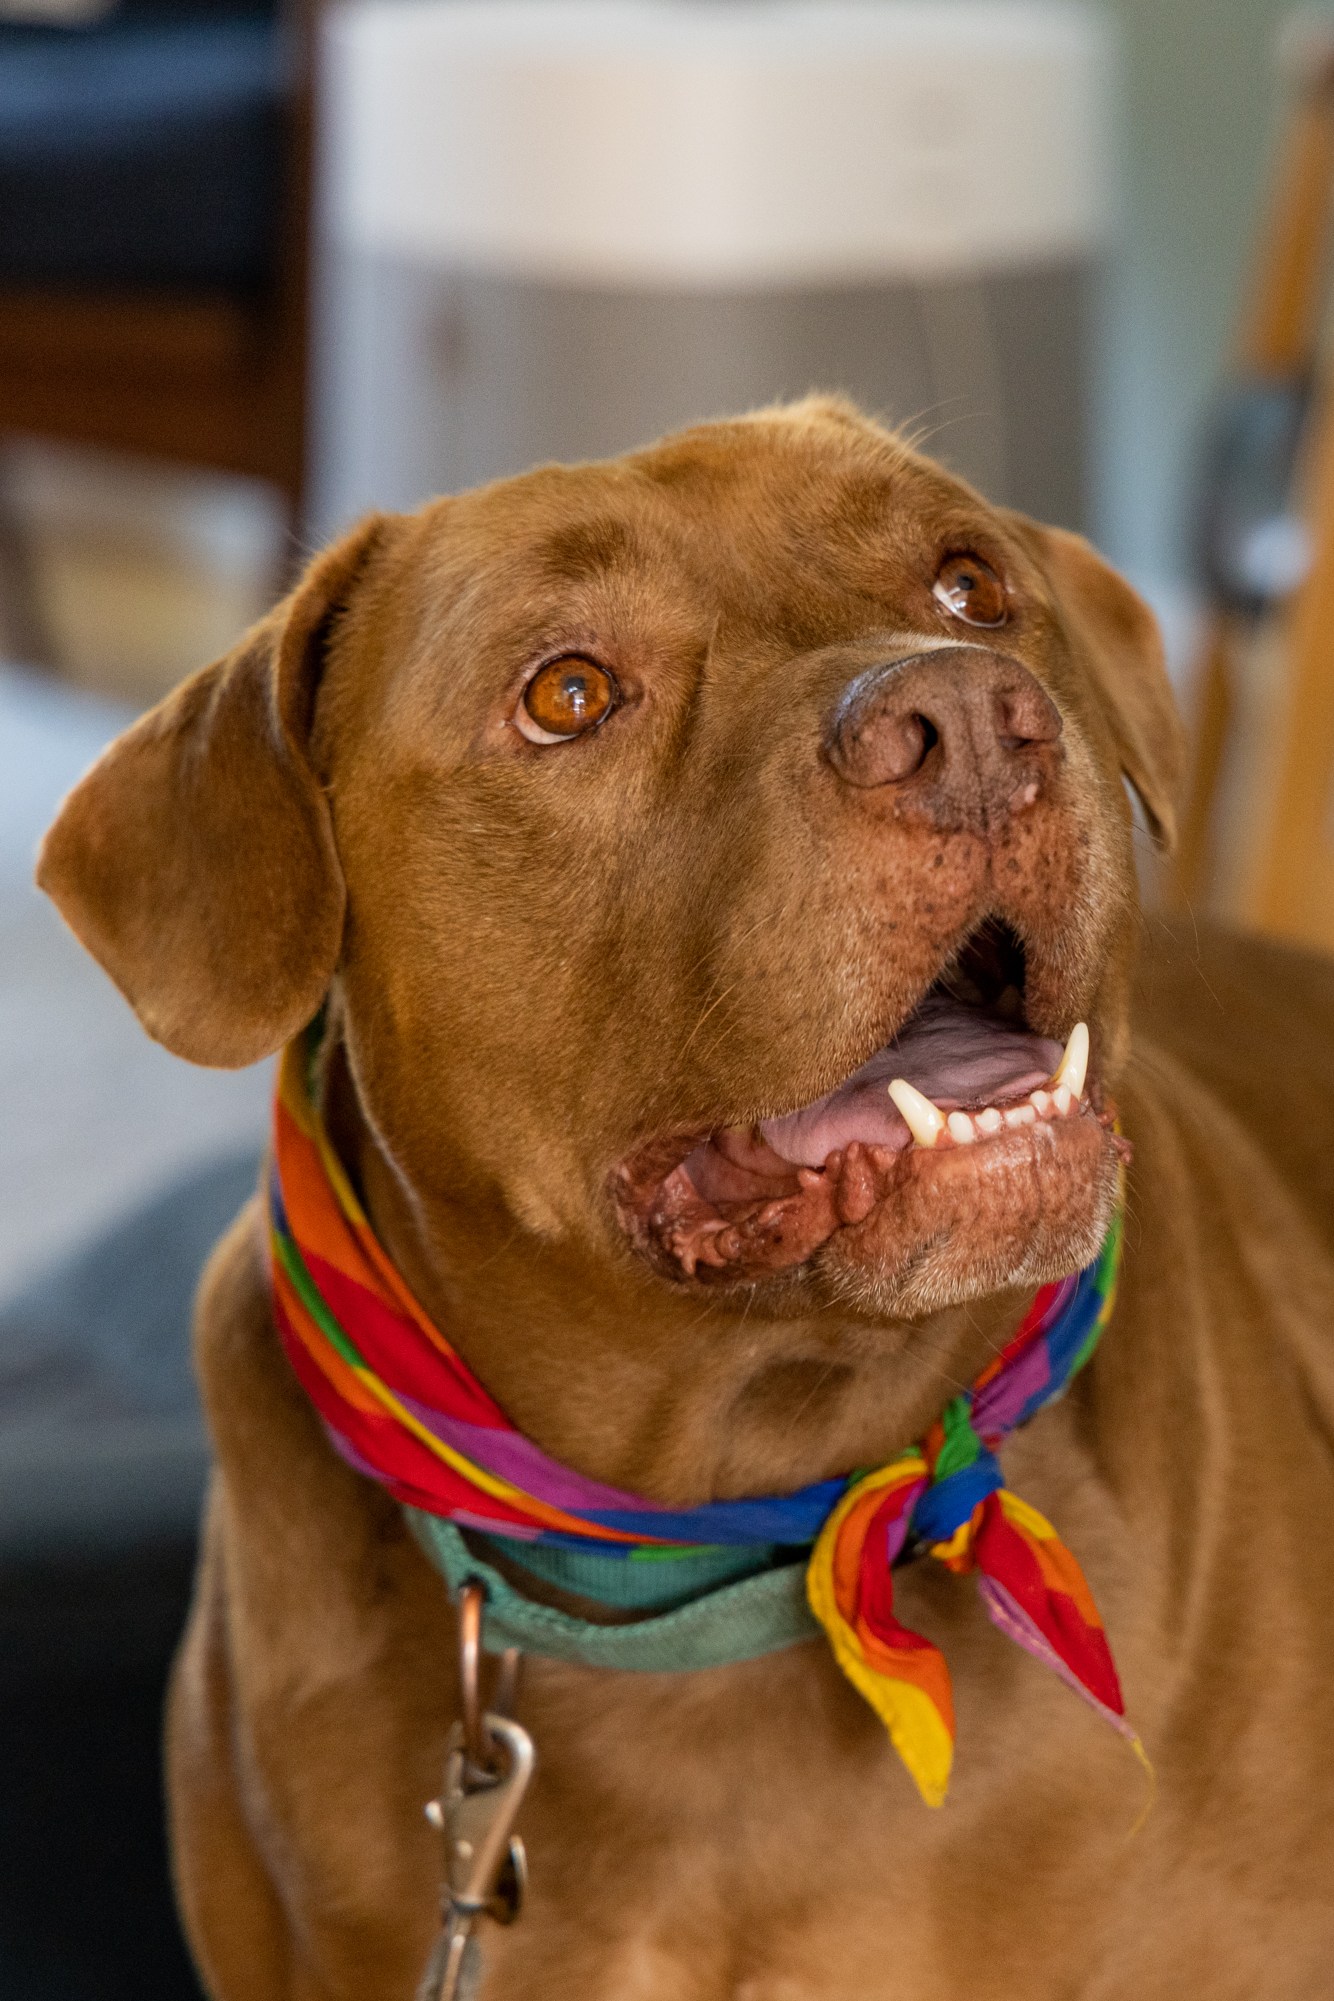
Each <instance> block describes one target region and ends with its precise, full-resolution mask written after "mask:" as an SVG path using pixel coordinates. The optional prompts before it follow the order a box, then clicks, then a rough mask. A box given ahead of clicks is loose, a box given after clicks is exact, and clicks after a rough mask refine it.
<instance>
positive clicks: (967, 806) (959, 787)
mask: <svg viewBox="0 0 1334 2001" xmlns="http://www.w3.org/2000/svg"><path fill="white" fill-rule="evenodd" d="M1060 734H1061V717H1060V712H1059V710H1058V709H1057V707H1056V704H1055V703H1054V702H1053V701H1052V699H1051V697H1050V696H1049V695H1048V694H1047V693H1046V691H1045V690H1044V689H1043V688H1042V687H1041V686H1040V685H1039V683H1038V682H1037V681H1036V680H1035V679H1034V677H1033V675H1032V674H1030V673H1029V671H1028V669H1027V668H1026V667H1024V666H1022V665H1021V664H1020V663H1019V661H1017V660H1013V659H1011V658H1009V657H1008V655H1006V654H1003V653H992V652H990V651H989V650H988V649H987V648H985V647H980V646H946V647H940V648H938V649H936V650H934V651H932V652H929V653H916V654H913V655H911V656H910V657H909V658H908V659H906V660H897V661H891V662H887V663H886V664H885V665H884V666H880V667H872V668H871V669H869V670H868V671H867V672H866V673H863V674H859V675H858V676H857V678H856V679H855V680H854V681H852V682H850V683H849V685H848V686H847V687H846V688H845V689H844V691H843V693H842V695H841V696H840V697H839V701H838V704H837V706H836V708H835V710H834V714H833V717H832V718H831V722H830V726H829V730H828V733H827V735H826V738H825V746H824V748H825V755H826V757H827V758H828V760H829V762H830V764H831V765H832V766H833V768H834V770H835V771H836V772H837V773H838V775H839V777H840V778H841V779H843V781H844V782H845V783H846V784H848V785H855V786H858V787H860V788H863V789H865V788H870V787H874V786H893V787H896V788H897V792H896V797H895V804H896V806H897V807H898V809H899V810H900V811H904V810H909V811H913V810H915V811H916V812H917V813H918V814H919V815H920V816H921V817H923V818H927V819H930V820H931V822H932V823H933V824H934V825H937V826H940V825H946V824H953V823H959V824H962V823H965V822H972V821H974V820H977V819H979V818H980V819H982V820H986V819H988V818H989V817H990V816H991V814H993V813H994V812H996V811H998V810H1003V809H1005V808H1007V807H1008V808H1010V809H1011V810H1018V809H1019V808H1021V807H1023V806H1026V805H1031V804H1032V802H1033V800H1034V799H1036V797H1037V790H1035V789H1034V788H1035V787H1037V788H1038V789H1040V788H1041V785H1042V782H1043V780H1044V778H1045V777H1046V775H1047V773H1048V771H1049V769H1050V765H1051V757H1052V746H1054V745H1055V744H1056V743H1057V742H1058V740H1059V738H1060Z"/></svg>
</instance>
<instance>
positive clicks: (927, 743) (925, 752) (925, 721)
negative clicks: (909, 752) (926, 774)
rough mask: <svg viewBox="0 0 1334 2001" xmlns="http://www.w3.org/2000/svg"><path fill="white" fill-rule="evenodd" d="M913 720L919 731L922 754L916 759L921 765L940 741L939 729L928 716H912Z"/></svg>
mask: <svg viewBox="0 0 1334 2001" xmlns="http://www.w3.org/2000/svg"><path fill="white" fill-rule="evenodd" d="M913 721H914V723H916V725H917V728H918V729H919V731H920V732H921V738H922V754H921V756H920V757H919V758H918V760H917V761H918V763H919V765H921V764H925V763H926V760H927V758H928V757H929V756H930V755H931V753H932V751H933V750H934V749H935V747H936V745H937V744H938V743H939V742H940V731H939V730H938V729H937V728H936V726H935V724H934V723H933V722H932V720H931V718H930V716H914V717H913Z"/></svg>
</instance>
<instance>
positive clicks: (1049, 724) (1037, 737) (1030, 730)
mask: <svg viewBox="0 0 1334 2001" xmlns="http://www.w3.org/2000/svg"><path fill="white" fill-rule="evenodd" d="M993 721H994V725H995V731H996V741H997V742H998V743H999V745H1000V747H1001V749H1002V750H1006V751H1017V750H1023V749H1024V748H1025V747H1026V746H1027V745H1028V744H1031V743H1055V742H1056V741H1057V739H1058V737H1059V736H1060V734H1061V712H1060V710H1059V709H1058V708H1057V707H1056V704H1055V703H1054V702H1053V701H1052V699H1051V697H1050V696H1049V695H1047V694H1045V693H1044V691H1043V690H1042V689H1041V688H1040V687H1039V686H1038V684H1037V682H1036V681H1027V682H1020V683H1018V684H1016V685H1015V686H1012V687H1008V688H998V689H997V690H996V693H995V698H994V710H993Z"/></svg>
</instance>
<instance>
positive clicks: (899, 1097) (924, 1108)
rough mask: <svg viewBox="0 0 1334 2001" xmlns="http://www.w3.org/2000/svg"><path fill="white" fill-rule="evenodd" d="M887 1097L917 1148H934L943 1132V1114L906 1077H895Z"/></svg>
mask: <svg viewBox="0 0 1334 2001" xmlns="http://www.w3.org/2000/svg"><path fill="white" fill-rule="evenodd" d="M889 1095H890V1097H891V1098H892V1099H893V1100H894V1103H895V1105H896V1106H897V1108H898V1111H899V1113H900V1115H901V1117H902V1119H903V1122H904V1124H905V1125H906V1126H907V1128H908V1131H909V1132H910V1133H911V1134H912V1136H913V1138H914V1139H915V1140H916V1142H917V1144H918V1146H934V1145H935V1143H936V1141H937V1140H938V1139H939V1138H940V1135H941V1134H942V1133H943V1132H944V1130H945V1114H944V1113H943V1112H942V1111H938V1110H937V1108H936V1107H935V1106H934V1105H933V1104H932V1102H931V1100H930V1098H928V1097H927V1096H926V1095H925V1094H924V1093H923V1092H921V1091H919V1090H918V1089H917V1087H916V1086H915V1085H914V1084H910V1083H909V1082H908V1080H907V1078H906V1077H896V1078H895V1079H894V1081H893V1083H892V1084H891V1085H890V1087H889Z"/></svg>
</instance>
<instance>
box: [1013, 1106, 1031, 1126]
mask: <svg viewBox="0 0 1334 2001" xmlns="http://www.w3.org/2000/svg"><path fill="white" fill-rule="evenodd" d="M1036 1118H1037V1113H1036V1112H1035V1111H1034V1110H1033V1107H1032V1106H1031V1105H1015V1106H1013V1107H1012V1108H1011V1110H1009V1111H1008V1112H1007V1113H1006V1114H1005V1123H1006V1125H1007V1126H1031V1125H1032V1124H1033V1121H1034V1120H1035V1119H1036Z"/></svg>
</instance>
